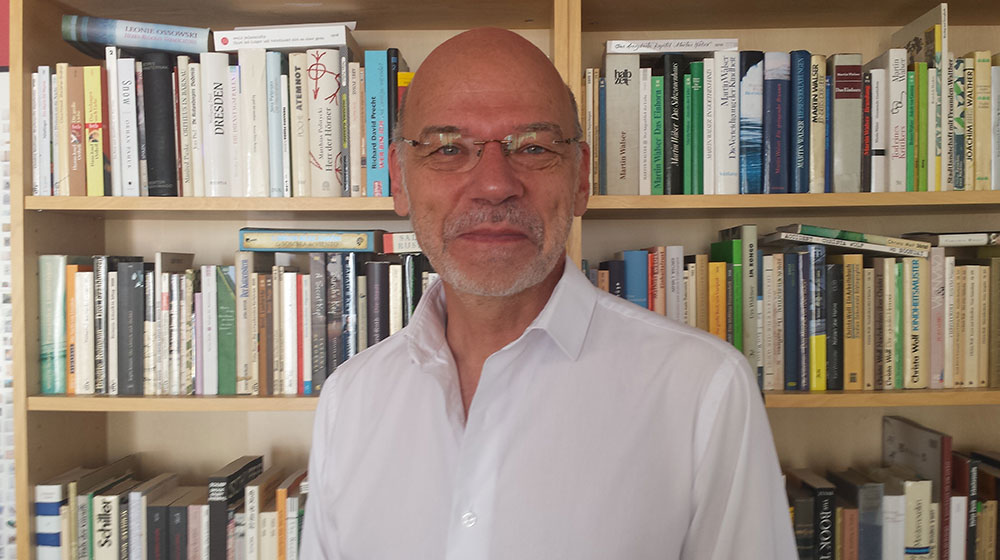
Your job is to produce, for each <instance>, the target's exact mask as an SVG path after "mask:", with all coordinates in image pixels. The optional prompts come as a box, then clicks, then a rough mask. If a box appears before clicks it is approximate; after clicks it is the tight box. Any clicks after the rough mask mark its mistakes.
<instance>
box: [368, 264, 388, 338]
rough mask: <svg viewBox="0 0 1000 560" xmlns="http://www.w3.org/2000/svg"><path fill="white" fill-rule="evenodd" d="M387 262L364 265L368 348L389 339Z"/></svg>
mask: <svg viewBox="0 0 1000 560" xmlns="http://www.w3.org/2000/svg"><path fill="white" fill-rule="evenodd" d="M389 264H390V263H389V262H386V261H369V262H367V263H365V283H366V284H365V285H366V286H367V289H368V292H367V293H368V347H369V348H370V347H372V346H374V345H376V344H378V343H379V342H381V341H383V340H385V339H386V338H389V305H390V303H389Z"/></svg>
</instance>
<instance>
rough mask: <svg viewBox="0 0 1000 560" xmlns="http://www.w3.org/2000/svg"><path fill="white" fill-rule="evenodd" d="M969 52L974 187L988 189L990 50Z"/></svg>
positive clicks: (991, 158)
mask: <svg viewBox="0 0 1000 560" xmlns="http://www.w3.org/2000/svg"><path fill="white" fill-rule="evenodd" d="M969 54H970V55H971V57H972V59H973V64H974V65H975V71H974V76H975V80H974V82H973V83H974V85H973V98H974V99H975V102H974V107H975V112H976V114H975V116H974V117H973V121H974V122H975V123H976V126H975V132H974V136H975V137H974V139H973V142H972V143H973V146H974V150H975V155H974V159H973V161H974V162H975V163H974V171H973V173H974V175H973V176H974V185H975V187H974V188H975V190H977V191H988V190H990V189H991V188H992V181H991V179H990V167H991V166H992V162H993V154H991V153H990V150H991V149H992V147H993V143H992V139H991V137H992V136H993V132H992V131H993V128H994V126H995V125H994V124H993V119H992V115H991V113H990V109H991V107H990V105H991V101H990V96H991V95H992V90H993V86H992V84H991V82H992V69H991V67H990V51H975V52H973V53H969ZM967 87H968V86H967ZM966 118H968V115H966Z"/></svg>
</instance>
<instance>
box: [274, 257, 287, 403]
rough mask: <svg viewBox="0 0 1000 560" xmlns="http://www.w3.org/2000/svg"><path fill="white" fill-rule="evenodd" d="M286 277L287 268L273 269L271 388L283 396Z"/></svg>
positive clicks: (275, 267)
mask: <svg viewBox="0 0 1000 560" xmlns="http://www.w3.org/2000/svg"><path fill="white" fill-rule="evenodd" d="M284 276H285V267H283V266H273V267H271V310H272V312H273V315H274V317H273V318H272V323H273V325H274V337H273V338H272V340H271V364H272V365H271V386H272V387H274V394H275V395H280V394H282V392H283V387H284V382H283V381H282V378H283V377H284V375H285V374H284V363H283V362H284V357H285V345H284V341H283V338H284V334H285V329H283V328H282V325H284V323H283V322H282V312H283V309H284V306H283V305H282V303H281V302H282V301H283V300H284V297H285V295H284V292H283V291H282V289H281V284H282V281H283V279H284Z"/></svg>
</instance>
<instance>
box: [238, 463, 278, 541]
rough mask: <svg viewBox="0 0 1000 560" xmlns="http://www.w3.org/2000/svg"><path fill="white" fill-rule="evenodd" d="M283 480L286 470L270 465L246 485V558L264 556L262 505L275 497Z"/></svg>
mask: <svg viewBox="0 0 1000 560" xmlns="http://www.w3.org/2000/svg"><path fill="white" fill-rule="evenodd" d="M282 480H284V471H283V470H282V469H281V468H280V467H270V468H268V469H267V470H265V471H264V472H262V473H261V474H260V475H259V476H257V477H256V478H254V479H253V480H251V481H250V482H248V483H247V485H246V490H245V497H244V500H243V503H244V512H245V514H246V521H245V525H246V542H245V544H246V547H245V551H246V558H264V557H263V556H261V555H260V533H261V527H260V514H261V506H262V505H263V504H264V503H266V502H267V501H268V500H272V499H273V496H274V493H275V492H276V491H277V489H278V485H279V484H280V483H281V482H282Z"/></svg>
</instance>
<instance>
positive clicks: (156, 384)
mask: <svg viewBox="0 0 1000 560" xmlns="http://www.w3.org/2000/svg"><path fill="white" fill-rule="evenodd" d="M193 262H194V255H193V254H191V253H167V252H163V251H158V252H157V253H156V256H155V259H154V266H153V269H154V277H153V278H154V280H153V281H154V282H155V286H154V291H153V294H154V298H155V299H154V301H153V309H154V311H155V313H156V329H155V335H154V348H155V360H154V363H155V364H156V368H155V375H154V376H153V384H152V386H151V387H147V392H146V393H145V394H147V395H150V394H154V395H155V394H166V393H161V391H164V390H165V389H169V377H170V359H169V358H170V347H169V344H170V278H169V276H167V277H166V278H167V281H166V282H164V281H163V280H164V276H163V274H164V273H170V272H184V271H185V270H187V269H188V268H191V264H192V263H193ZM149 389H152V391H153V392H149V391H148V390H149Z"/></svg>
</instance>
